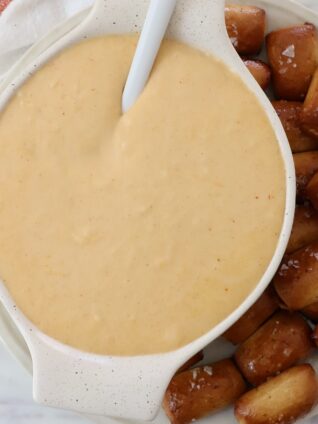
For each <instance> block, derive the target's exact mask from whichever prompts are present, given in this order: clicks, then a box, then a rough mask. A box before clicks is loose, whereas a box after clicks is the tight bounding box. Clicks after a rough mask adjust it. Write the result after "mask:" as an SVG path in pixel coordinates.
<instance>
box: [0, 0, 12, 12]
mask: <svg viewBox="0 0 318 424" xmlns="http://www.w3.org/2000/svg"><path fill="white" fill-rule="evenodd" d="M10 2H11V0H0V13H2V12H3V11H4V9H5V8H6V7H7V6H8V4H9V3H10Z"/></svg>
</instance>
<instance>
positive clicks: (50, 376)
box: [27, 329, 189, 421]
mask: <svg viewBox="0 0 318 424" xmlns="http://www.w3.org/2000/svg"><path fill="white" fill-rule="evenodd" d="M27 339H28V340H27V342H28V346H29V349H30V352H31V356H32V361H33V396H34V400H36V401H37V402H39V403H41V404H45V405H47V406H52V407H57V408H62V409H69V410H75V411H77V412H82V413H85V414H94V415H103V416H111V417H119V418H125V419H130V420H139V421H150V420H152V419H154V417H155V416H156V414H157V413H158V411H159V408H160V405H161V402H162V398H163V396H164V392H165V390H166V388H167V386H168V384H169V381H170V379H171V378H172V376H173V375H174V373H175V371H176V370H177V369H178V368H179V366H180V365H181V364H182V363H183V360H184V359H185V358H184V357H182V356H183V355H182V354H180V351H179V352H178V351H176V352H172V353H168V354H163V355H149V356H136V357H107V356H100V355H94V354H89V353H84V352H80V351H77V350H76V349H73V348H70V347H67V346H65V345H62V344H60V343H59V342H57V341H55V340H53V339H51V338H49V337H47V336H46V335H44V334H43V333H40V332H38V331H37V330H36V329H35V330H34V331H33V334H32V335H31V337H30V336H29V337H28V338H27ZM188 356H189V355H188Z"/></svg>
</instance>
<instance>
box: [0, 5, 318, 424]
mask: <svg viewBox="0 0 318 424" xmlns="http://www.w3.org/2000/svg"><path fill="white" fill-rule="evenodd" d="M251 3H253V4H256V5H258V4H259V5H261V6H262V7H264V8H265V9H266V10H267V11H268V12H269V19H270V22H271V25H272V26H274V27H277V26H284V25H286V24H290V23H294V22H298V21H304V20H307V21H308V20H317V22H318V19H317V17H316V16H313V15H312V14H309V13H308V11H306V10H305V9H303V8H300V7H299V6H297V5H295V4H294V3H293V2H291V1H285V2H284V3H285V4H286V5H288V13H287V12H286V7H285V6H282V5H279V6H278V5H277V1H276V0H266V1H265V0H264V1H263V0H255V1H254V0H253V1H251ZM147 6H148V1H147V0H133V1H132V0H96V3H95V5H94V7H93V9H92V10H91V11H90V12H89V13H88V14H87V16H85V13H83V14H81V15H79V16H77V17H75V18H73V19H71V20H70V21H68V22H66V23H65V24H63V25H62V26H60V27H59V28H57V29H56V30H55V31H53V32H52V33H50V34H49V35H48V36H47V37H45V38H44V39H43V40H42V41H41V42H39V43H38V44H37V45H36V46H34V47H33V48H31V49H30V51H29V52H28V53H27V54H26V55H25V56H24V57H23V58H22V60H21V61H20V62H19V63H18V64H17V65H16V66H15V67H14V68H13V69H12V70H11V71H10V72H9V73H8V75H7V77H6V79H5V80H4V82H3V83H2V84H1V86H0V109H1V108H3V107H4V105H5V104H6V102H7V101H8V99H9V98H10V97H11V96H12V94H13V93H14V92H15V90H16V88H17V87H18V86H19V85H20V84H21V83H23V81H24V80H25V79H26V78H27V77H28V76H29V75H31V74H32V72H34V69H35V68H36V67H39V66H41V65H42V64H43V63H44V62H46V61H47V60H49V59H50V58H51V57H52V56H53V55H55V54H56V53H57V52H58V51H60V50H61V49H62V48H64V47H66V46H68V45H71V44H73V43H76V42H78V41H79V40H82V39H83V38H89V37H94V36H97V35H101V34H107V33H125V32H126V33H127V32H135V31H136V29H137V30H140V28H141V25H142V22H143V20H144V16H145V13H146V9H147ZM223 8H224V2H223V1H222V0H179V1H178V6H177V9H176V12H175V15H174V17H173V20H172V22H171V25H170V28H169V36H171V37H174V38H177V39H180V40H182V41H184V42H186V43H188V44H190V45H193V46H195V47H198V48H200V49H202V50H204V51H207V52H209V53H212V54H213V55H215V56H218V57H220V58H221V59H222V60H223V61H224V62H225V63H226V64H227V65H228V66H229V67H230V68H232V69H233V71H234V72H237V73H240V75H241V76H242V79H243V80H244V81H245V83H246V84H247V85H248V86H249V87H250V88H251V89H252V90H253V91H254V92H255V93H256V94H257V95H258V97H259V100H260V102H261V104H262V105H263V107H264V109H265V110H266V113H267V115H268V118H269V120H270V121H271V123H272V125H273V128H274V129H275V132H276V135H277V139H278V143H279V147H280V149H281V152H282V156H283V159H284V163H285V170H286V186H287V192H286V210H285V219H284V223H283V226H282V230H281V234H280V238H279V242H278V245H277V249H276V251H275V254H274V256H273V258H272V260H271V262H270V263H269V264H268V268H267V270H266V272H265V274H264V276H263V277H262V279H261V280H260V281H259V283H258V285H257V287H256V288H255V290H254V291H253V292H252V293H251V294H250V296H249V297H248V298H247V299H246V300H245V301H244V302H243V303H242V305H241V306H240V307H239V308H238V309H237V310H236V311H234V312H233V313H232V314H231V315H230V316H229V317H228V318H227V319H226V320H224V321H223V322H222V323H220V324H219V325H218V326H216V327H215V328H213V329H212V330H211V331H210V332H208V333H207V334H205V335H204V336H202V337H200V338H199V339H197V340H195V341H194V342H193V343H191V344H189V345H187V346H185V347H183V348H182V349H179V350H177V351H174V352H170V353H167V354H162V355H149V356H139V357H107V356H98V355H93V354H88V353H84V352H80V351H78V350H76V349H73V348H70V347H68V346H65V345H63V344H61V343H59V342H57V341H55V340H53V339H51V338H50V337H48V336H46V335H45V334H43V333H42V332H40V331H39V330H38V329H37V328H36V327H35V326H34V325H33V324H32V323H31V322H29V321H28V320H27V319H26V317H25V316H24V315H23V314H22V313H21V312H20V311H19V309H18V308H16V306H15V304H14V300H13V299H12V298H11V297H10V295H9V293H8V292H7V290H6V288H5V286H4V285H3V284H0V299H1V301H2V304H3V306H4V308H5V311H6V312H4V313H3V314H4V315H3V316H6V317H7V316H8V315H9V317H10V322H11V320H12V322H13V323H14V325H15V326H16V327H17V328H18V330H19V332H20V334H21V335H22V339H21V337H20V336H18V333H17V332H16V331H13V330H12V328H9V326H8V320H7V319H6V318H3V320H2V322H1V326H2V337H3V338H4V339H6V340H7V341H8V343H11V346H15V347H14V348H13V350H14V352H15V354H16V355H17V356H18V357H19V358H20V359H21V360H23V361H24V363H28V365H29V363H30V360H29V357H28V356H26V355H27V354H26V353H25V352H27V349H26V348H25V344H24V342H23V341H22V340H24V341H25V343H26V345H27V346H28V349H29V352H30V355H31V357H32V364H33V386H34V398H35V400H37V401H38V402H40V403H43V404H47V405H50V406H55V407H60V408H65V409H72V410H75V411H78V412H82V413H85V414H96V415H99V416H107V415H108V416H113V417H120V418H129V419H132V420H150V419H153V418H154V417H155V415H156V414H157V412H158V410H159V408H160V403H161V399H162V396H163V394H164V391H165V389H166V386H167V385H168V383H169V381H170V379H171V377H172V375H173V374H174V372H175V371H176V370H177V369H178V368H179V366H180V365H181V364H182V363H184V362H185V361H186V360H187V359H188V358H190V357H191V356H192V355H193V354H194V353H195V352H197V351H199V350H200V349H202V348H203V347H205V346H207V345H208V344H209V343H211V342H212V341H213V340H215V339H216V338H217V337H219V336H220V335H221V334H222V333H223V332H224V331H225V330H226V329H227V328H228V327H229V326H230V325H232V324H233V323H234V322H235V321H236V320H237V319H238V318H239V317H240V316H241V315H242V314H243V313H244V312H245V311H246V310H247V309H248V308H249V307H250V306H251V305H252V304H253V303H254V302H255V301H256V299H257V298H258V297H259V296H260V294H261V293H262V292H263V290H264V289H265V288H266V286H267V285H268V283H269V282H270V280H271V279H272V277H273V275H274V273H275V271H276V269H277V267H278V265H279V263H280V260H281V258H282V256H283V253H284V251H285V247H286V244H287V241H288V238H289V234H290V230H291V226H292V220H293V214H294V204H295V176H294V166H293V161H292V156H291V152H290V149H289V145H288V142H287V139H286V135H285V133H284V131H283V129H282V126H281V124H280V121H279V119H278V117H277V115H276V114H275V112H274V110H273V109H272V107H271V105H270V102H269V101H268V99H267V97H266V96H265V95H264V93H263V91H262V90H261V89H260V88H259V86H258V84H257V83H256V82H255V80H254V79H253V78H252V77H251V75H250V73H249V72H248V71H247V70H246V68H245V67H244V65H243V64H242V62H241V60H240V59H239V58H238V56H237V55H236V54H235V52H234V50H233V48H232V46H231V44H230V42H229V40H228V37H227V34H226V30H225V26H224V23H223ZM83 19H84V20H83ZM10 325H11V324H10ZM107 420H108V419H107ZM107 420H106V422H109V421H107ZM157 420H160V418H157ZM99 421H100V422H104V421H105V419H104V418H100V419H99ZM158 422H160V421H158ZM209 422H211V419H210V421H209ZM218 422H219V421H218ZM223 422H224V423H225V421H223ZM229 422H230V421H229Z"/></svg>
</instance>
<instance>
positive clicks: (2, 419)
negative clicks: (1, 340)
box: [0, 345, 91, 424]
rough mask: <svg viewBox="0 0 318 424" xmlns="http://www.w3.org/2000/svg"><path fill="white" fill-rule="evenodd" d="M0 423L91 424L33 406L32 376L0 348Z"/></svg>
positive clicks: (53, 410)
mask: <svg viewBox="0 0 318 424" xmlns="http://www.w3.org/2000/svg"><path fill="white" fill-rule="evenodd" d="M0 423H1V424H40V423H41V424H89V423H91V421H88V420H86V419H84V418H81V417H79V416H78V415H75V414H72V413H69V412H64V411H60V410H55V409H51V408H47V407H42V406H40V405H37V404H35V403H34V402H33V400H32V381H31V376H30V375H29V374H28V373H27V372H26V371H25V369H24V368H22V366H21V365H20V364H19V363H18V362H17V361H16V360H15V359H14V358H13V357H11V355H10V354H9V353H8V352H7V350H6V349H5V348H4V347H3V346H2V345H0Z"/></svg>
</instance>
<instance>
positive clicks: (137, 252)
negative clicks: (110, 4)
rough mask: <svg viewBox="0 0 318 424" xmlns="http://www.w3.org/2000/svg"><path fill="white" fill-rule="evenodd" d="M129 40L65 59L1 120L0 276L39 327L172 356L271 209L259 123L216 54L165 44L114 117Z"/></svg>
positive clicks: (235, 275) (267, 244)
mask: <svg viewBox="0 0 318 424" xmlns="http://www.w3.org/2000/svg"><path fill="white" fill-rule="evenodd" d="M136 42H137V38H136V37H135V36H113V37H104V38H97V39H92V40H89V41H85V42H83V43H81V44H79V45H76V46H75V47H72V48H70V49H69V50H66V51H64V52H63V53H61V54H60V55H59V56H57V57H56V58H55V59H53V60H52V61H51V62H49V63H48V64H47V65H46V66H44V67H43V68H42V69H41V70H39V71H38V72H37V73H36V74H35V75H34V76H33V77H31V78H30V79H29V80H28V81H27V82H26V83H25V84H24V85H23V86H22V87H21V88H20V89H19V91H18V93H17V94H16V95H15V97H14V98H12V100H11V101H10V103H9V105H8V106H7V107H6V109H5V110H4V111H3V113H2V114H1V116H0V275H1V277H2V278H3V281H4V282H5V284H6V286H7V288H8V289H9V291H10V293H11V295H12V296H13V298H14V299H15V301H16V303H17V305H18V307H19V308H21V310H22V311H23V312H24V313H25V315H26V316H27V317H28V318H29V319H30V320H31V321H32V322H33V323H34V324H35V325H37V326H38V327H39V328H40V329H41V330H43V332H45V333H46V334H48V335H49V336H52V337H54V338H56V339H58V340H60V341H61V342H64V343H66V344H68V345H71V346H73V347H75V348H78V349H81V350H85V351H89V352H95V353H99V354H111V355H137V354H150V353H159V352H166V351H170V350H173V349H176V348H178V347H180V346H183V345H185V344H187V343H189V342H191V341H193V340H194V339H196V338H197V337H199V336H201V335H203V334H204V333H206V332H207V331H208V330H210V329H212V328H213V327H214V326H215V325H216V324H218V323H219V322H220V321H222V320H223V319H224V318H226V317H227V316H228V315H229V314H230V313H231V312H232V311H233V310H234V309H235V308H237V307H238V306H239V305H240V303H241V302H242V301H243V300H244V298H246V296H247V295H248V294H249V293H250V292H251V290H252V289H253V288H254V287H255V286H256V284H257V283H258V281H259V279H260V277H261V276H262V275H263V273H264V271H265V270H266V268H267V266H268V264H269V261H270V259H271V257H272V255H273V253H274V250H275V248H276V245H277V241H278V237H279V233H280V229H281V225H282V221H283V214H284V207H285V190H286V187H285V175H284V166H283V161H282V158H281V154H280V151H279V148H278V145H277V140H276V138H275V134H274V132H273V130H272V128H271V126H270V124H269V122H268V119H267V117H266V115H265V113H264V111H263V110H262V108H261V106H260V105H259V103H258V100H257V99H256V98H255V97H254V95H253V94H252V93H251V92H249V91H248V90H247V88H246V87H245V85H243V83H242V82H241V80H240V79H239V78H237V77H236V76H235V75H234V74H232V73H231V71H230V70H229V69H227V68H226V67H225V66H224V65H223V64H222V63H219V62H218V61H216V60H215V59H213V58H211V57H208V56H206V55H205V54H203V53H201V52H199V51H196V50H194V49H192V48H190V47H187V46H185V45H182V44H180V43H177V42H174V41H165V42H164V44H163V47H162V49H161V52H160V55H159V57H158V60H157V62H156V65H155V68H154V70H153V73H152V75H151V78H150V80H149V82H148V84H147V86H146V88H145V90H144V92H143V93H142V95H141V97H140V98H139V100H138V101H137V103H136V104H135V106H134V107H133V108H132V109H131V110H130V111H129V112H128V113H127V114H125V115H122V114H121V96H122V91H123V86H124V83H125V80H126V77H127V73H128V69H129V66H130V63H131V60H132V56H133V53H134V49H135V47H136Z"/></svg>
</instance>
